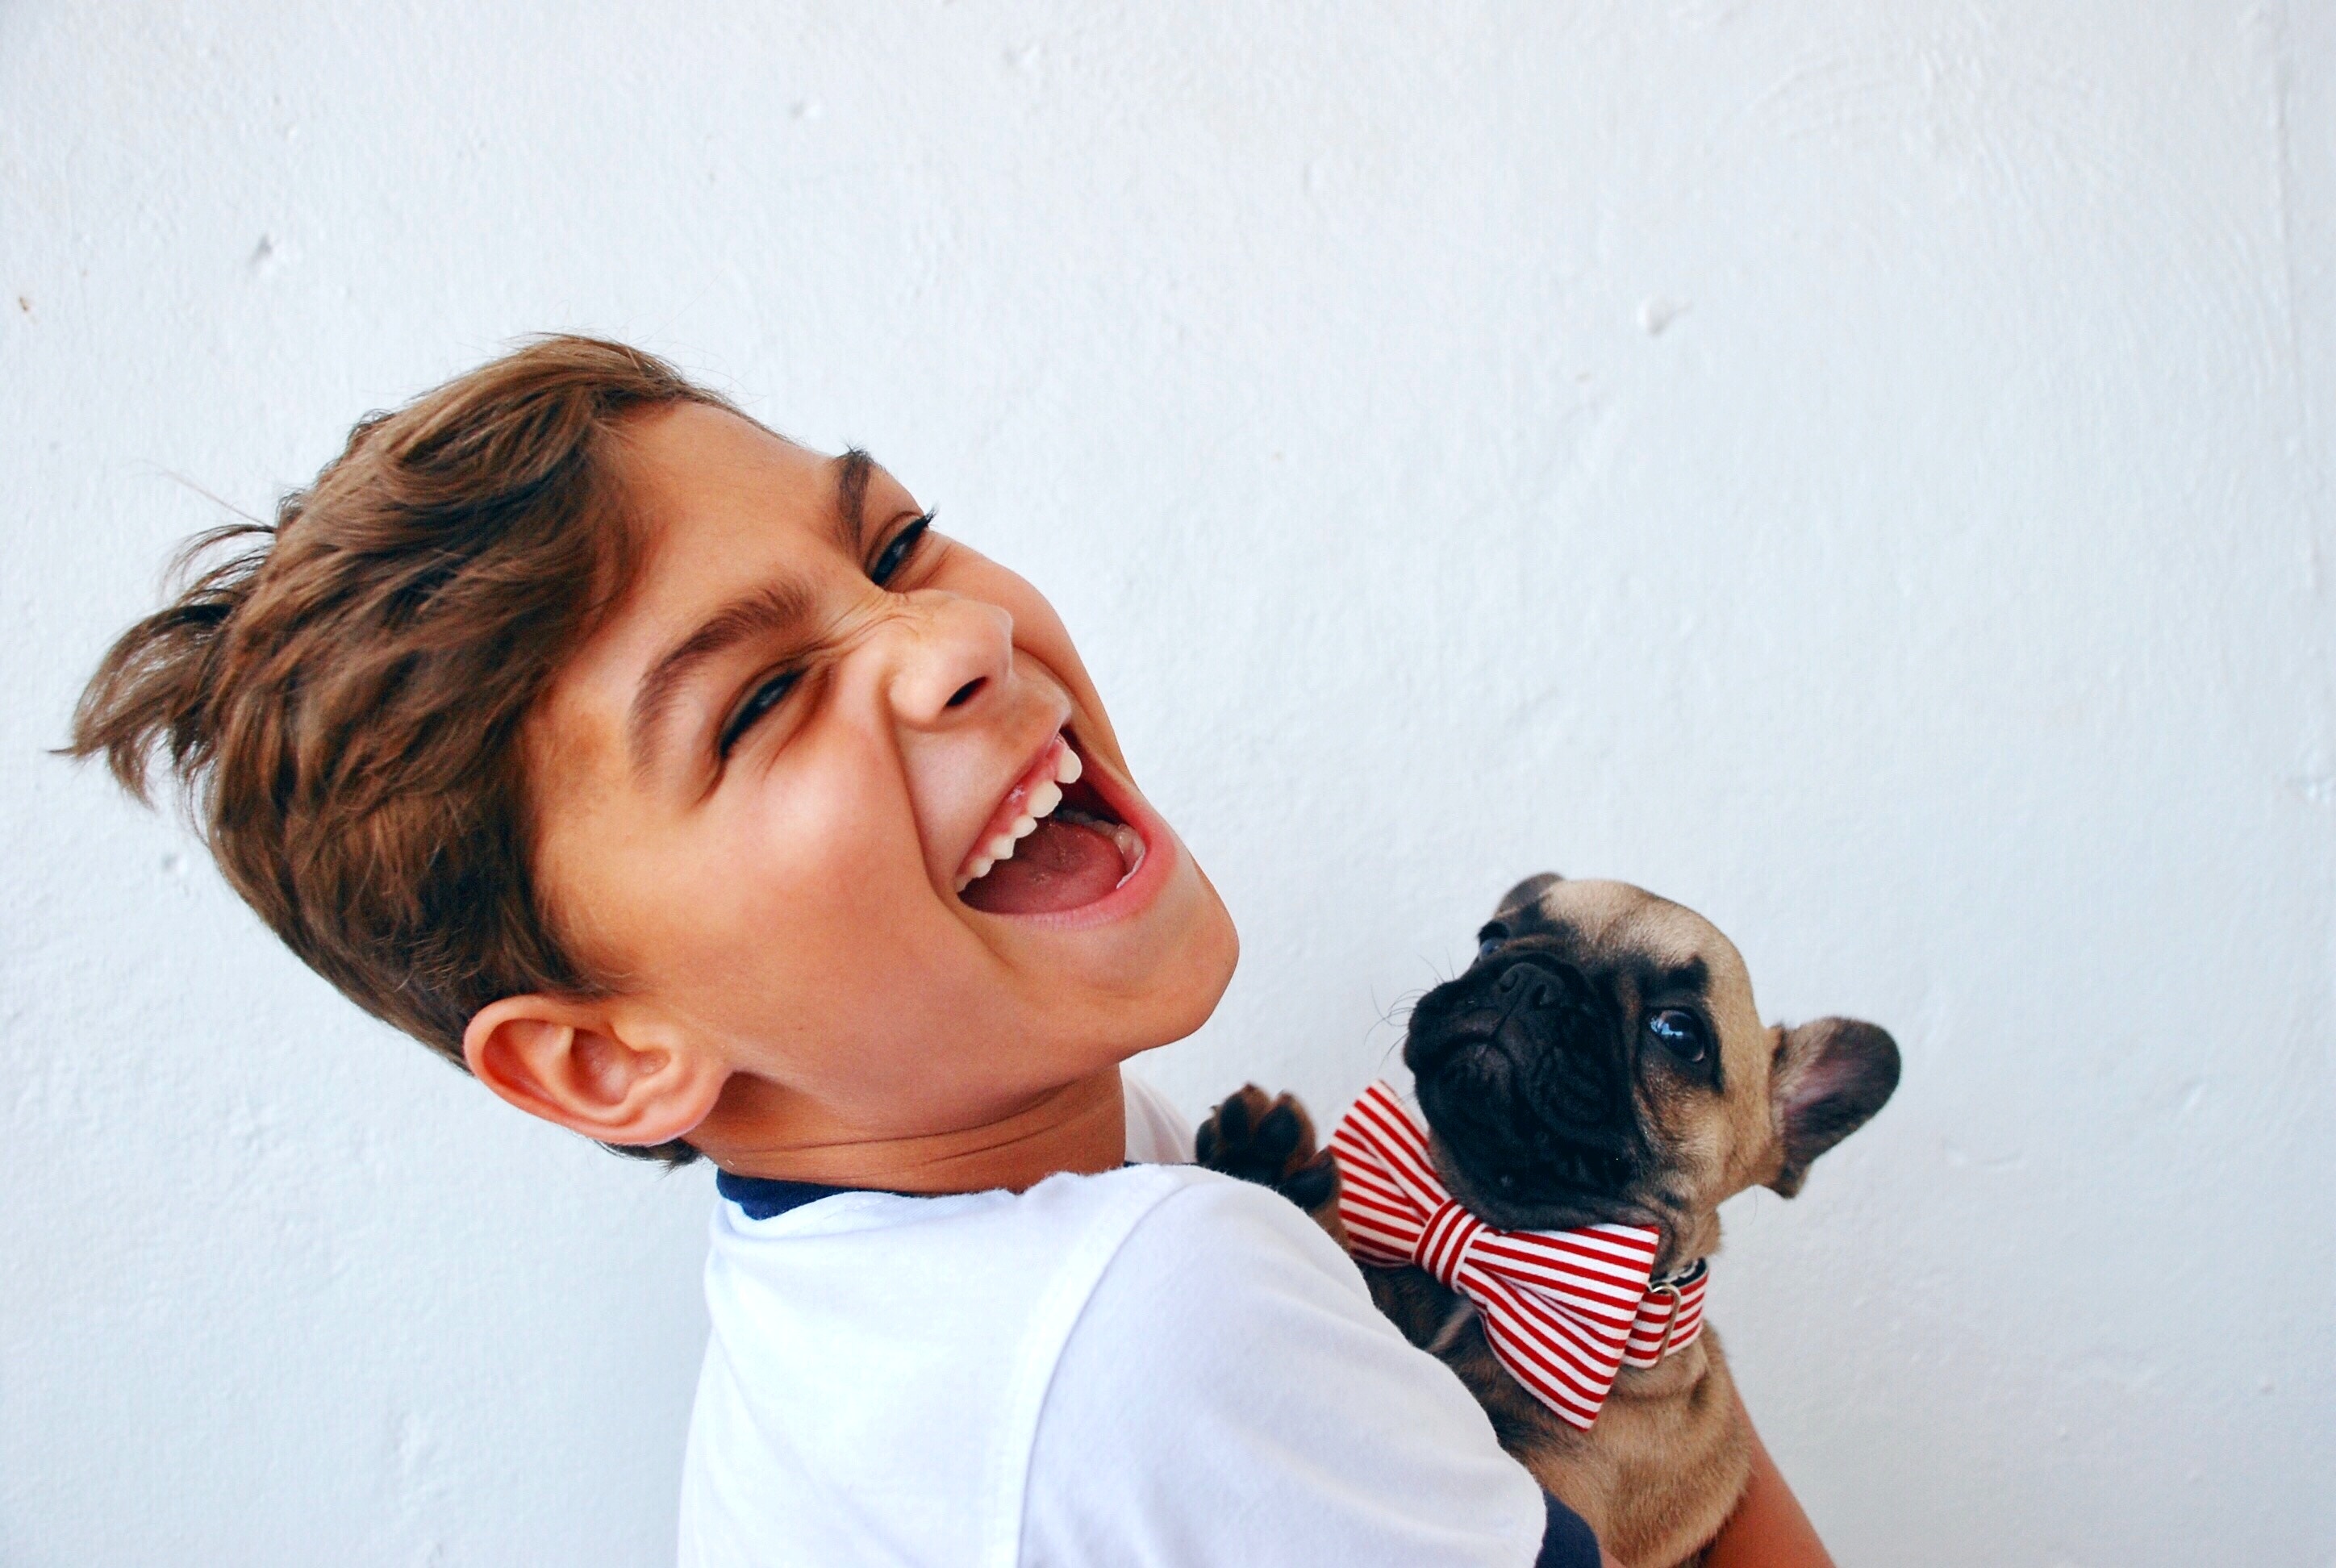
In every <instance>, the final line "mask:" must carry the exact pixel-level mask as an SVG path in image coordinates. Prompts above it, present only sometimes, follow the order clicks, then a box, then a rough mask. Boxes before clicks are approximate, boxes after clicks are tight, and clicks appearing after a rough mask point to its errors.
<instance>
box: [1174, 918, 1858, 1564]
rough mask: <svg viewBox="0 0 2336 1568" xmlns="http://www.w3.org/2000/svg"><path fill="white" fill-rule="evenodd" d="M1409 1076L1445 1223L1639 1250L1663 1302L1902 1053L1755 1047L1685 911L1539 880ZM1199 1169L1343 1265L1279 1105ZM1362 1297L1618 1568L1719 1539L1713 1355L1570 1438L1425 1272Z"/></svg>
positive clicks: (1243, 1097)
mask: <svg viewBox="0 0 2336 1568" xmlns="http://www.w3.org/2000/svg"><path fill="white" fill-rule="evenodd" d="M1403 1056H1404V1061H1405V1063H1406V1066H1409V1067H1410V1069H1411V1073H1412V1076H1413V1079H1414V1082H1415V1085H1416V1093H1417V1098H1418V1105H1419V1110H1420V1113H1421V1115H1422V1117H1423V1118H1424V1119H1425V1121H1426V1128H1427V1149H1428V1157H1429V1158H1430V1159H1431V1160H1432V1162H1433V1164H1434V1166H1435V1170H1436V1174H1437V1175H1439V1176H1440V1177H1441V1178H1442V1180H1443V1182H1444V1183H1445V1186H1446V1187H1447V1188H1448V1189H1449V1192H1450V1194H1451V1197H1452V1198H1453V1199H1454V1200H1455V1201H1456V1202H1457V1203H1459V1204H1460V1206H1461V1207H1462V1208H1463V1209H1465V1210H1466V1211H1468V1212H1469V1213H1473V1214H1474V1215H1475V1217H1476V1218H1478V1219H1480V1220H1482V1221H1484V1222H1486V1223H1487V1224H1489V1225H1491V1226H1494V1227H1496V1228H1497V1229H1499V1230H1502V1231H1544V1232H1545V1231H1572V1230H1576V1229H1579V1228H1581V1227H1586V1226H1591V1225H1598V1224H1623V1225H1631V1226H1643V1227H1648V1228H1650V1229H1653V1230H1655V1231H1657V1232H1660V1242H1659V1243H1658V1250H1657V1255H1656V1258H1655V1261H1654V1268H1653V1277H1654V1279H1655V1281H1663V1280H1665V1279H1679V1278H1681V1277H1685V1276H1689V1275H1691V1274H1692V1272H1693V1271H1694V1270H1695V1267H1696V1265H1698V1263H1700V1261H1702V1260H1704V1259H1707V1258H1709V1257H1710V1256H1711V1255H1712V1254H1713V1253H1715V1252H1716V1251H1718V1249H1719V1215H1718V1209H1719V1205H1720V1204H1721V1203H1723V1202H1724V1201H1725V1200H1727V1199H1728V1198H1730V1197H1733V1196H1734V1195H1735V1194H1737V1193H1740V1192H1743V1191H1745V1190H1746V1189H1747V1188H1749V1187H1752V1186H1755V1185H1766V1186H1768V1187H1770V1188H1773V1189H1774V1190H1775V1191H1776V1192H1777V1193H1782V1194H1784V1195H1785V1196H1786V1197H1790V1196H1792V1195H1793V1194H1794V1193H1797V1192H1798V1191H1799V1190H1800V1187H1801V1183H1802V1182H1803V1181H1804V1180H1805V1179H1806V1177H1807V1175H1808V1171H1809V1165H1810V1164H1811V1162H1813V1161H1815V1159H1816V1157H1817V1156H1818V1155H1820V1154H1824V1153H1825V1151H1826V1150H1827V1149H1830V1148H1832V1147H1833V1146H1834V1145H1835V1144H1837V1143H1839V1142H1841V1140H1842V1139H1844V1138H1845V1137H1847V1136H1848V1135H1850V1134H1851V1133H1853V1132H1854V1131H1855V1130H1856V1129H1857V1128H1858V1127H1859V1126H1860V1125H1863V1124H1864V1122H1865V1120H1866V1119H1867V1118H1868V1117H1870V1116H1872V1115H1874V1112H1876V1111H1878V1110H1880V1109H1881V1108H1882V1105H1883V1102H1885V1101H1887V1100H1888V1099H1889V1098H1890V1095H1891V1092H1892V1091H1893V1089H1894V1088H1895V1087H1896V1086H1897V1083H1898V1048H1897V1047H1896V1045H1895V1044H1894V1043H1893V1041H1892V1040H1891V1038H1890V1037H1889V1036H1888V1035H1887V1034H1885V1033H1883V1031H1882V1030H1881V1029H1879V1028H1876V1027H1874V1025H1872V1024H1865V1023H1858V1022H1855V1021H1854V1020H1851V1019H1847V1018H1820V1019H1818V1020H1816V1021H1815V1022H1814V1023H1808V1024H1802V1025H1800V1026H1798V1027H1789V1028H1788V1027H1782V1026H1776V1025H1764V1024H1762V1022H1761V1021H1760V1015H1759V1013H1758V1012H1757V1010H1756V1009H1755V1008H1754V1005H1753V1000H1752V980H1751V977H1750V976H1749V975H1748V974H1747V972H1746V970H1745V967H1744V960H1743V958H1742V957H1741V956H1740V955H1739V954H1738V953H1737V950H1736V948H1735V945H1734V944H1733V943H1731V942H1730V941H1729V940H1728V939H1727V938H1726V937H1725V936H1723V935H1721V934H1720V932H1719V930H1718V929H1717V928H1716V927H1714V926H1713V925H1712V924H1711V923H1710V922H1709V921H1708V920H1705V919H1703V918H1702V917H1701V916H1700V915H1698V914H1696V913H1695V912H1694V911H1691V910H1688V909H1684V908H1682V907H1680V906H1679V905H1678V904H1675V903H1671V902H1669V901H1666V900H1663V899H1660V898H1657V897H1655V896H1654V895H1653V894H1651V893H1649V892H1646V891H1642V890H1640V889H1639V888H1635V887H1631V886H1630V885H1628V884H1626V883H1622V882H1611V881H1565V880H1563V879H1562V878H1559V877H1556V876H1553V875H1542V876H1537V877H1533V878H1531V879H1529V880H1527V881H1523V882H1520V883H1518V884H1517V886H1516V887H1514V889H1512V890H1510V891H1509V893H1508V894H1507V896H1505V897H1504V898H1503V899H1502V900H1501V902H1500V905H1499V907H1498V908H1497V909H1495V910H1494V912H1493V918H1492V920H1491V921H1490V923H1488V924H1487V925H1485V927H1484V930H1482V931H1480V932H1479V933H1478V947H1477V956H1476V959H1475V962H1474V963H1473V964H1472V965H1470V967H1469V968H1468V969H1467V970H1466V972H1465V973H1463V974H1462V975H1460V976H1459V977H1458V978H1456V979H1452V980H1448V981H1446V982H1445V983H1444V984H1442V985H1440V986H1437V987H1436V989H1433V990H1431V991H1429V992H1428V993H1427V994H1426V996H1425V997H1423V998H1421V999H1420V1001H1419V1003H1418V1005H1417V1006H1416V1008H1414V1009H1413V1011H1412V1015H1411V1020H1410V1026H1409V1031H1408V1034H1407V1036H1406V1039H1405V1042H1404V1048H1403ZM1199 1152H1200V1159H1201V1163H1202V1164H1207V1165H1211V1166H1213V1167H1214V1168H1216V1169H1219V1170H1222V1171H1225V1172H1227V1173H1228V1174H1233V1175H1236V1176H1241V1177H1243V1178H1244V1179H1247V1180H1251V1181H1257V1182H1261V1183H1264V1184H1266V1185H1269V1186H1272V1187H1275V1188H1277V1189H1279V1190H1280V1191H1281V1192H1283V1193H1286V1194H1288V1195H1289V1196H1290V1198H1291V1199H1292V1200H1293V1201H1295V1202H1296V1203H1299V1205H1300V1206H1301V1207H1303V1208H1305V1209H1306V1210H1307V1211H1308V1212H1309V1213H1311V1214H1312V1215H1313V1216H1314V1217H1315V1219H1316V1220H1317V1221H1318V1222H1320V1223H1321V1224H1322V1225H1323V1227H1324V1228H1325V1229H1326V1230H1328V1231H1329V1232H1330V1234H1331V1235H1332V1236H1333V1237H1334V1238H1335V1239H1337V1240H1338V1242H1339V1244H1340V1245H1341V1246H1343V1247H1349V1250H1352V1248H1351V1246H1350V1242H1349V1238H1348V1232H1347V1229H1346V1227H1345V1226H1344V1224H1342V1222H1341V1221H1340V1218H1339V1212H1338V1202H1339V1193H1338V1170H1337V1168H1336V1166H1335V1165H1334V1164H1332V1161H1331V1158H1330V1155H1329V1154H1327V1153H1324V1152H1321V1151H1319V1150H1318V1148H1317V1146H1316V1142H1315V1136H1314V1130H1313V1127H1312V1125H1311V1123H1310V1122H1309V1120H1308V1118H1307V1116H1306V1114H1305V1111H1304V1110H1303V1108H1302V1107H1301V1106H1299V1105H1298V1104H1297V1102H1295V1101H1294V1100H1292V1099H1291V1098H1290V1096H1287V1095H1284V1096H1280V1097H1279V1098H1269V1097H1268V1096H1266V1095H1264V1094H1263V1093H1262V1092H1261V1091H1260V1090H1259V1089H1257V1088H1256V1087H1255V1086H1249V1087H1246V1088H1244V1089H1243V1090H1242V1091H1241V1093H1240V1094H1238V1095H1236V1096H1233V1097H1232V1098H1231V1099H1229V1100H1227V1101H1226V1102H1225V1103H1224V1104H1223V1105H1220V1106H1219V1107H1217V1109H1216V1111H1215V1112H1214V1113H1213V1114H1212V1115H1211V1116H1210V1118H1209V1120H1208V1122H1207V1123H1206V1124H1205V1125H1203V1126H1202V1128H1201V1131H1200V1137H1199ZM1364 1273H1365V1276H1366V1278H1367V1279H1368V1281H1369V1284H1370V1288H1371V1294H1372V1297H1373V1299H1374V1300H1376V1301H1377V1304H1378V1306H1379V1309H1380V1310H1382V1311H1384V1312H1385V1313H1387V1316H1388V1317H1389V1318H1390V1319H1392V1320H1394V1321H1395V1323H1396V1324H1397V1327H1398V1328H1400V1329H1402V1330H1403V1332H1404V1333H1405V1335H1406V1337H1408V1338H1409V1339H1411V1340H1412V1342H1413V1343H1415V1344H1417V1345H1419V1346H1422V1347H1423V1348H1425V1349H1429V1350H1431V1351H1433V1352H1434V1353H1436V1355H1438V1356H1440V1357H1442V1358H1443V1359H1445V1361H1446V1362H1447V1363H1449V1364H1450V1365H1451V1366H1452V1367H1453V1368H1454V1369H1455V1371H1457V1372H1458V1373H1459V1375H1460V1377H1461V1379H1462V1380H1463V1381H1464V1382H1465V1383H1466V1384H1467V1386H1468V1388H1469V1389H1470V1391H1471V1392H1473V1393H1474V1394H1475V1396H1476V1398H1477V1399H1478V1400H1479V1401H1480V1402H1481V1403H1482V1404H1483V1405H1484V1408H1485V1410H1486V1411H1487V1412H1488V1413H1489V1414H1490V1416H1491V1417H1492V1420H1493V1427H1494V1431H1495V1432H1496V1433H1497V1434H1498V1435H1499V1437H1500V1439H1501V1442H1502V1445H1503V1446H1504V1447H1506V1448H1507V1449H1508V1451H1509V1452H1510V1453H1512V1454H1514V1455H1515V1456H1516V1457H1517V1458H1518V1459H1519V1460H1520V1461H1522V1462H1523V1464H1524V1466H1525V1467H1526V1468H1527V1469H1528V1470H1530V1471H1532V1472H1533V1475H1534V1476H1535V1477H1536V1478H1537V1479H1539V1480H1540V1482H1541V1483H1542V1485H1543V1486H1545V1487H1547V1488H1548V1489H1549V1491H1551V1492H1552V1493H1553V1494H1554V1495H1556V1496H1557V1497H1558V1498H1559V1499H1560V1500H1561V1501H1562V1502H1564V1503H1565V1504H1566V1505H1568V1506H1570V1507H1572V1509H1573V1510H1574V1511H1575V1512H1576V1513H1578V1514H1581V1515H1582V1517H1583V1518H1584V1519H1586V1520H1587V1521H1588V1522H1589V1524H1590V1525H1591V1529H1593V1530H1595V1531H1596V1532H1597V1534H1598V1537H1599V1539H1600V1541H1601V1543H1603V1544H1604V1545H1605V1547H1606V1549H1607V1551H1608V1552H1610V1553H1612V1554H1613V1556H1614V1557H1615V1558H1616V1559H1617V1560H1618V1561H1620V1562H1621V1563H1623V1564H1625V1565H1626V1568H1671V1565H1673V1564H1678V1563H1690V1562H1693V1561H1694V1560H1696V1558H1697V1557H1698V1555H1699V1554H1700V1553H1701V1552H1702V1549H1703V1548H1704V1547H1705V1546H1706V1545H1707V1544H1709V1542H1710V1541H1711V1539H1712V1538H1713V1536H1715V1535H1716V1534H1718V1531H1719V1527H1720V1525H1721V1524H1723V1523H1724V1522H1725V1521H1726V1519H1727V1517H1728V1514H1729V1513H1730V1512H1731V1511H1732V1510H1733V1509H1734V1508H1735V1506H1736V1504H1737V1499H1738V1498H1739V1497H1741V1496H1742V1495H1743V1491H1744V1487H1745V1484H1746V1481H1747V1478H1748V1476H1749V1474H1750V1465H1751V1454H1750V1446H1749V1441H1748V1435H1747V1430H1746V1427H1745V1425H1744V1420H1743V1416H1742V1407H1741V1406H1740V1405H1739V1403H1738V1401H1737V1397H1736V1392H1735V1388H1734V1385H1733V1383H1732V1382H1731V1380H1730V1379H1729V1378H1728V1363H1727V1361H1726V1359H1724V1358H1723V1357H1722V1356H1721V1354H1720V1349H1719V1342H1718V1339H1717V1338H1716V1337H1715V1336H1714V1335H1713V1334H1712V1333H1711V1332H1710V1331H1709V1330H1708V1329H1705V1330H1704V1331H1702V1332H1700V1333H1698V1334H1697V1335H1696V1336H1695V1338H1694V1339H1693V1340H1692V1341H1691V1342H1690V1343H1689V1344H1688V1346H1687V1348H1686V1349H1684V1350H1679V1351H1673V1352H1671V1353H1669V1354H1667V1355H1664V1356H1662V1358H1661V1359H1659V1360H1657V1361H1656V1362H1655V1364H1653V1365H1651V1366H1648V1367H1633V1366H1629V1365H1625V1366H1624V1367H1623V1368H1621V1371H1620V1373H1619V1374H1618V1375H1617V1376H1616V1378H1615V1380H1614V1383H1613V1386H1612V1388H1611V1391H1610V1392H1609V1393H1608V1394H1607V1396H1606V1398H1605V1402H1604V1404H1603V1406H1602V1407H1600V1408H1599V1409H1598V1411H1597V1414H1596V1417H1595V1419H1594V1420H1593V1421H1592V1422H1591V1425H1590V1426H1589V1427H1588V1428H1587V1429H1586V1430H1584V1429H1582V1428H1581V1427H1576V1426H1573V1425H1571V1424H1569V1423H1568V1422H1567V1421H1565V1420H1563V1419H1561V1418H1560V1417H1559V1416H1558V1415H1557V1414H1556V1413H1555V1412H1554V1411H1553V1410H1552V1407H1550V1406H1549V1405H1546V1404H1544V1403H1543V1402H1542V1400H1540V1399H1538V1398H1535V1397H1534V1396H1533V1394H1531V1393H1530V1392H1528V1391H1527V1389H1526V1388H1524V1387H1523V1386H1522V1385H1521V1384H1520V1383H1519V1382H1518V1381H1517V1380H1516V1379H1515V1378H1513V1377H1512V1376H1511V1375H1510V1373H1509V1372H1508V1371H1507V1369H1506V1368H1504V1366H1503V1365H1502V1364H1501V1362H1500V1360H1499V1359H1497V1358H1496V1356H1495V1355H1494V1351H1493V1349H1492V1348H1491V1347H1490V1345H1488V1343H1487V1341H1486V1338H1485V1334H1484V1324H1483V1321H1482V1320H1481V1318H1480V1315H1479V1313H1478V1311H1477V1310H1476V1308H1475V1304H1474V1303H1472V1302H1471V1301H1470V1300H1468V1299H1467V1298H1466V1297H1465V1296H1463V1295H1460V1294H1458V1293H1456V1292H1455V1291H1454V1290H1449V1289H1447V1288H1445V1285H1443V1284H1441V1283H1439V1282H1438V1281H1437V1280H1436V1277H1435V1276H1433V1275H1431V1274H1430V1273H1429V1272H1427V1271H1426V1270H1424V1269H1422V1268H1418V1267H1400V1268H1387V1267H1371V1268H1366V1269H1365V1271H1364ZM1666 1349H1668V1345H1667V1346H1666Z"/></svg>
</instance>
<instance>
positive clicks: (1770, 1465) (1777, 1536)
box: [1703, 1413, 1833, 1568]
mask: <svg viewBox="0 0 2336 1568" xmlns="http://www.w3.org/2000/svg"><path fill="white" fill-rule="evenodd" d="M1744 1426H1745V1430H1746V1431H1747V1432H1750V1433H1751V1437H1752V1480H1751V1483H1750V1484H1749V1485H1747V1486H1746V1487H1745V1489H1744V1500H1743V1501H1742V1502H1740V1503H1738V1504H1737V1505H1736V1512H1735V1513H1733V1514H1729V1515H1728V1523H1727V1524H1724V1525H1722V1526H1721V1527H1720V1531H1719V1538H1718V1540H1716V1541H1714V1542H1713V1543H1712V1544H1711V1549H1710V1551H1709V1552H1708V1553H1707V1554H1706V1555H1705V1557H1704V1560H1703V1561H1704V1568H1833V1558H1832V1557H1830V1556H1829V1555H1827V1554H1826V1553H1825V1543H1823V1542H1822V1541H1819V1540H1818V1539H1817V1533H1816V1527H1815V1525H1813V1524H1810V1523H1809V1516H1808V1515H1807V1514H1804V1513H1803V1512H1801V1505H1800V1500H1799V1499H1798V1498H1796V1497H1795V1496H1794V1495H1793V1489H1792V1488H1791V1487H1790V1486H1787V1485H1785V1477H1784V1475H1783V1473H1782V1472H1781V1471H1779V1470H1778V1469H1777V1468H1776V1461H1775V1460H1774V1459H1772V1458H1770V1457H1769V1456H1768V1449H1767V1445H1766V1444H1764V1443H1762V1442H1761V1441H1760V1434H1759V1433H1758V1432H1757V1431H1753V1429H1752V1417H1751V1416H1750V1415H1749V1413H1747V1415H1746V1416H1745V1418H1744Z"/></svg>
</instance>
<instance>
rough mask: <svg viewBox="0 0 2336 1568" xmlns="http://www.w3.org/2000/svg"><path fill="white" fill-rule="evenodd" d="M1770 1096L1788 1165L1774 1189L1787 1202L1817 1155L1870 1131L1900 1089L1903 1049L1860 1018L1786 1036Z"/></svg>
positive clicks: (1821, 1022)
mask: <svg viewBox="0 0 2336 1568" xmlns="http://www.w3.org/2000/svg"><path fill="white" fill-rule="evenodd" d="M1772 1073H1773V1076H1772V1078H1771V1081H1770V1085H1769V1091H1768V1092H1769V1095H1770V1096H1771V1098H1772V1103H1773V1104H1774V1105H1775V1106H1776V1126H1777V1131H1778V1134H1779V1135H1780V1138H1781V1141H1782V1143H1783V1144H1784V1164H1783V1165H1782V1166H1781V1167H1779V1169H1778V1170H1777V1172H1776V1178H1775V1180H1773V1181H1771V1182H1770V1183H1768V1185H1769V1186H1771V1187H1773V1188H1774V1189H1776V1191H1777V1192H1778V1193H1782V1194H1783V1195H1784V1196H1786V1197H1787V1198H1789V1197H1791V1196H1792V1195H1793V1194H1794V1193H1797V1192H1799V1191H1800V1190H1801V1183H1802V1182H1803V1181H1805V1180H1806V1179H1807V1176H1808V1174H1809V1166H1810V1164H1812V1163H1813V1162H1814V1161H1815V1159H1816V1157H1817V1156H1818V1155H1819V1154H1824V1153H1825V1151H1826V1150H1827V1149H1830V1148H1832V1147H1833V1146H1834V1145H1835V1144H1838V1143H1840V1142H1841V1141H1842V1140H1843V1139H1844V1138H1845V1137H1847V1136H1849V1135H1850V1134H1852V1133H1854V1132H1855V1131H1857V1129H1858V1128H1860V1127H1862V1126H1864V1125H1865V1123H1866V1119H1867V1118H1868V1117H1870V1116H1872V1115H1874V1112H1876V1111H1878V1110H1880V1109H1881V1108H1882V1107H1883V1104H1884V1103H1885V1102H1887V1101H1888V1100H1889V1098H1890V1094H1891V1091H1892V1090H1893V1089H1895V1088H1896V1087H1897V1086H1898V1042H1897V1041H1895V1040H1893V1039H1892V1038H1891V1037H1889V1035H1888V1034H1887V1033H1886V1032H1884V1031H1883V1030H1882V1029H1879V1028H1877V1027H1874V1025H1872V1024H1863V1023H1860V1022H1858V1021H1857V1020H1856V1019H1855V1018H1819V1019H1817V1020H1816V1021H1815V1022H1814V1023H1807V1024H1803V1025H1801V1026H1800V1027H1798V1028H1791V1029H1785V1030H1783V1031H1781V1032H1780V1034H1779V1037H1778V1038H1777V1042H1776V1066H1775V1067H1774V1068H1773V1069H1772Z"/></svg>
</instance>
